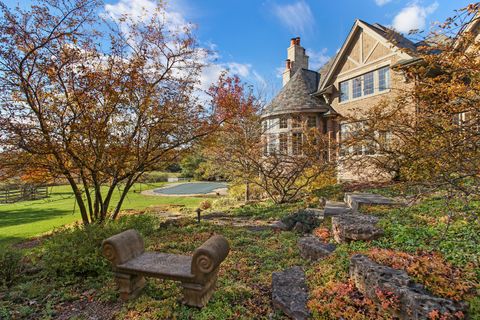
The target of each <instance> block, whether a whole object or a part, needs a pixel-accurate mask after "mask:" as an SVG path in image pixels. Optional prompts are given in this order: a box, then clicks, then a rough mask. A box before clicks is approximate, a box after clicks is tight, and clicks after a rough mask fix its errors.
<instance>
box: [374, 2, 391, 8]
mask: <svg viewBox="0 0 480 320" xmlns="http://www.w3.org/2000/svg"><path fill="white" fill-rule="evenodd" d="M391 1H392V0H375V3H376V4H377V6H380V7H381V6H384V5H386V4H387V3H389V2H391Z"/></svg>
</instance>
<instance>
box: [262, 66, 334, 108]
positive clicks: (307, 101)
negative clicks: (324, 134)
mask: <svg viewBox="0 0 480 320" xmlns="http://www.w3.org/2000/svg"><path fill="white" fill-rule="evenodd" d="M319 79H320V74H319V73H318V72H315V71H312V70H307V69H298V70H297V72H295V74H294V75H293V76H292V78H291V79H290V81H288V82H287V84H286V85H285V86H284V87H283V88H282V90H280V92H279V93H278V94H277V95H276V96H275V98H274V99H273V100H272V101H271V102H270V104H269V105H268V106H267V107H266V108H265V110H264V111H263V115H262V117H268V116H272V115H276V114H284V113H294V112H312V111H313V112H326V111H328V110H329V108H328V106H327V105H326V104H325V103H324V102H323V100H321V99H320V98H317V97H314V96H313V95H312V93H314V92H315V91H316V90H317V88H318V82H319Z"/></svg>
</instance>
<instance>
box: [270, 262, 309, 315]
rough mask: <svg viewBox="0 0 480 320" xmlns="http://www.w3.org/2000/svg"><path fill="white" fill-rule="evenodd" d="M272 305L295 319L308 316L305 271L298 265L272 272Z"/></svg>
mask: <svg viewBox="0 0 480 320" xmlns="http://www.w3.org/2000/svg"><path fill="white" fill-rule="evenodd" d="M272 302H273V306H274V307H275V308H277V309H279V310H282V311H283V312H284V313H285V314H286V315H287V316H289V317H290V318H291V319H295V320H304V319H308V318H309V317H310V312H309V311H308V308H307V302H308V287H307V283H306V281H305V272H304V271H303V269H302V268H301V267H299V266H295V267H291V268H288V269H285V270H283V271H278V272H274V273H272Z"/></svg>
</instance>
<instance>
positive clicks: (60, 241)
mask: <svg viewBox="0 0 480 320" xmlns="http://www.w3.org/2000/svg"><path fill="white" fill-rule="evenodd" d="M155 226H156V220H155V218H154V217H153V216H150V215H141V216H125V217H122V218H120V219H119V220H118V221H110V222H107V223H106V224H104V225H98V224H93V225H89V226H83V225H76V226H74V227H72V228H64V229H60V230H59V231H57V232H56V233H55V234H54V235H53V236H52V237H51V238H50V239H48V240H47V241H45V244H44V245H43V246H42V252H41V253H42V263H43V268H44V271H46V272H47V273H49V274H54V275H57V276H59V277H65V278H68V279H70V280H75V278H76V277H82V278H83V277H85V276H93V277H95V276H98V275H100V274H102V273H104V272H105V271H106V270H108V261H107V260H106V259H105V258H103V257H102V254H101V243H102V241H103V240H104V239H106V238H108V237H110V236H112V235H114V234H117V233H120V232H122V231H125V230H127V229H132V228H133V229H136V230H137V231H139V232H140V234H142V235H143V236H147V235H149V234H151V233H153V231H154V230H155Z"/></svg>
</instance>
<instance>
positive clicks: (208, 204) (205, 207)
mask: <svg viewBox="0 0 480 320" xmlns="http://www.w3.org/2000/svg"><path fill="white" fill-rule="evenodd" d="M211 207H212V203H211V202H210V201H209V200H203V201H202V202H200V209H202V210H208V209H210V208H211Z"/></svg>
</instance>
